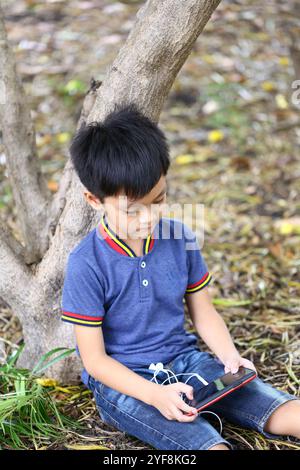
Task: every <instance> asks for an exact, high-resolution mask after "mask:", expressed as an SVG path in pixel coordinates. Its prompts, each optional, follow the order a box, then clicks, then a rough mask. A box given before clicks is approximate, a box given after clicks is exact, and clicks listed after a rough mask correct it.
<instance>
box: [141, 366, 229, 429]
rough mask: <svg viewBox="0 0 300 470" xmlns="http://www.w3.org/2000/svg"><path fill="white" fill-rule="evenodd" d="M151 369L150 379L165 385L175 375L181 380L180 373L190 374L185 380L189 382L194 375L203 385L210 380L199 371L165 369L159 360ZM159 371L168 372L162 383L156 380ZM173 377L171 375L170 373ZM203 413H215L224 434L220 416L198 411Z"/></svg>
mask: <svg viewBox="0 0 300 470" xmlns="http://www.w3.org/2000/svg"><path fill="white" fill-rule="evenodd" d="M149 369H150V370H153V371H154V375H153V377H152V379H151V380H150V382H152V380H154V381H155V383H157V384H158V385H164V383H165V382H166V381H169V383H170V384H171V378H172V377H173V378H174V379H175V380H176V382H179V380H178V379H177V376H179V375H189V376H190V377H189V378H188V379H187V380H186V381H185V383H188V381H189V380H190V379H191V378H192V377H197V379H198V380H199V381H200V382H202V383H203V385H208V382H207V381H206V380H205V379H204V378H203V377H202V376H201V375H200V374H197V373H194V372H182V373H179V374H175V373H174V372H173V371H172V370H170V369H165V368H164V365H163V363H162V362H158V363H157V364H153V362H152V363H151V364H150V366H149ZM159 372H165V373H166V374H167V378H166V379H165V380H164V381H163V382H162V383H159V382H157V380H156V376H157V374H158V373H159ZM169 374H170V375H171V377H170V375H169ZM180 395H181V396H182V393H180ZM201 413H211V414H213V415H215V416H216V417H217V418H218V420H219V423H220V435H221V434H222V430H223V426H222V421H221V419H220V417H219V416H218V415H217V414H216V413H214V412H213V411H200V412H199V413H198V415H200V414H201Z"/></svg>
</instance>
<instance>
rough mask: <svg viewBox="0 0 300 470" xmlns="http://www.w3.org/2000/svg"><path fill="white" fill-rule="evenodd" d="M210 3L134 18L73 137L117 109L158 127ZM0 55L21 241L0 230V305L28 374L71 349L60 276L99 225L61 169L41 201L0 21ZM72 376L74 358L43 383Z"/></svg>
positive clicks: (166, 3)
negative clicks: (122, 106)
mask: <svg viewBox="0 0 300 470" xmlns="http://www.w3.org/2000/svg"><path fill="white" fill-rule="evenodd" d="M219 3H220V0H185V1H184V2H183V1H181V0H151V1H149V0H148V1H147V2H146V3H145V4H144V5H143V6H142V7H141V8H140V10H139V11H138V13H137V17H136V21H135V23H134V25H133V29H132V31H131V33H130V34H129V36H128V38H127V41H126V42H125V44H124V45H123V47H122V48H121V49H120V51H119V54H118V56H117V58H116V59H115V61H114V63H113V64H112V65H111V67H110V69H109V70H108V72H107V75H106V77H105V79H104V80H103V82H102V83H99V82H95V81H94V82H92V84H91V88H90V90H89V92H88V93H87V96H86V99H85V100H84V104H83V109H82V114H81V118H80V119H79V122H78V127H79V126H80V125H81V123H82V121H83V120H84V121H86V122H90V121H92V120H102V119H103V118H104V117H105V115H106V114H107V113H108V112H109V111H110V110H111V109H112V108H113V106H114V104H115V103H117V102H118V103H120V102H123V103H125V102H135V103H137V104H138V105H139V107H140V108H141V109H142V110H143V111H144V112H145V114H147V115H148V116H149V117H150V118H152V119H153V120H155V121H158V119H159V115H160V112H161V109H162V106H163V103H164V100H165V98H166V96H167V94H168V92H169V90H170V88H171V86H172V84H173V82H174V79H175V77H176V75H177V74H178V72H179V70H180V68H181V67H182V65H183V64H184V62H185V61H186V59H187V57H188V56H189V53H190V51H191V49H192V47H193V45H194V43H195V41H196V39H197V38H198V36H199V34H200V33H201V31H202V30H203V28H204V26H205V25H206V23H207V22H208V20H209V18H210V16H211V15H212V13H213V11H214V10H215V9H216V8H217V6H218V4H219ZM0 17H1V12H0ZM2 17H3V14H2ZM0 45H1V49H0V84H1V85H2V87H0V89H2V90H3V89H4V91H5V96H4V98H5V99H4V103H5V104H4V105H3V104H1V103H3V100H2V101H1V100H0V123H1V128H2V132H3V141H4V146H5V153H6V158H7V172H8V177H9V178H10V181H11V184H12V187H13V190H14V197H15V202H16V208H17V213H18V219H19V221H20V235H21V237H22V240H23V243H22V244H21V243H19V242H18V241H17V240H16V239H15V238H14V237H13V235H12V234H11V233H9V231H8V230H7V229H6V228H5V224H4V222H3V221H2V223H1V226H0V296H1V297H2V298H3V299H4V301H5V302H6V303H7V304H8V305H9V306H10V307H11V308H12V310H13V311H14V312H15V314H16V315H17V316H18V318H19V319H20V321H21V324H22V327H23V335H24V340H25V348H24V350H23V353H22V354H21V356H20V358H19V360H18V363H17V365H18V366H19V367H24V368H28V369H31V368H32V367H33V366H34V365H35V364H36V363H37V361H38V360H39V359H40V357H41V355H42V354H45V353H46V352H48V351H50V350H51V349H53V348H57V347H69V348H74V347H75V344H76V343H75V337H74V333H73V327H72V326H71V325H68V324H66V323H64V322H61V321H60V313H61V310H60V299H61V288H62V284H63V279H64V270H65V265H66V260H67V257H68V254H69V252H70V251H71V250H72V249H73V247H74V246H75V245H77V244H78V243H79V241H80V240H81V239H82V238H83V237H84V236H85V235H86V234H87V233H88V232H89V231H90V230H92V229H93V228H94V226H95V225H96V224H97V222H98V215H97V213H96V212H95V211H94V210H93V209H92V208H91V207H90V206H89V205H88V204H87V203H86V202H85V200H84V197H83V189H84V187H83V186H82V184H81V182H80V181H79V179H78V177H77V175H76V174H75V172H74V169H73V167H72V164H71V161H70V159H68V161H67V163H66V166H65V168H64V171H63V174H62V177H61V181H60V186H59V189H58V191H57V193H56V194H55V196H54V197H53V198H52V199H51V198H50V195H49V192H48V191H47V189H46V185H45V183H44V181H43V180H42V178H41V175H40V172H39V168H38V163H37V157H36V148H35V139H34V130H33V126H32V123H31V121H30V118H29V116H30V112H29V110H28V108H27V104H26V97H25V96H24V91H23V88H22V86H21V82H20V80H19V79H18V77H17V76H16V69H15V64H14V61H13V56H12V53H11V50H10V49H9V46H8V43H7V38H6V34H5V29H4V24H3V21H2V22H1V18H0ZM124 97H126V99H124ZM2 98H3V97H2ZM20 167H21V169H22V171H21V172H20V171H19V169H20ZM20 173H21V176H22V178H20ZM24 182H26V184H25V183H24ZM33 201H34V202H35V204H36V206H33ZM36 201H38V203H36ZM41 227H42V228H43V230H41ZM81 369H82V364H81V362H80V360H79V359H78V357H77V355H76V354H75V353H74V354H72V355H71V356H69V357H68V358H66V359H64V360H61V361H59V362H57V363H56V364H55V365H54V366H52V367H51V368H49V369H47V370H46V374H47V375H48V376H51V377H53V378H56V379H58V380H61V381H63V382H68V383H73V382H75V383H76V382H78V380H79V378H80V372H81Z"/></svg>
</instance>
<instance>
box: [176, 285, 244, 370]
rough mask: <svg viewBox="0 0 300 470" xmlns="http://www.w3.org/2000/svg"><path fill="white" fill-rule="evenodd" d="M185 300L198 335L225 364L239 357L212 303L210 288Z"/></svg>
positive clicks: (197, 292)
mask: <svg viewBox="0 0 300 470" xmlns="http://www.w3.org/2000/svg"><path fill="white" fill-rule="evenodd" d="M185 300H186V303H187V306H188V311H189V314H190V316H191V319H192V322H193V324H194V326H195V329H196V331H197V333H198V334H199V336H200V337H201V338H202V339H203V341H204V342H205V343H206V344H207V346H208V347H209V348H210V349H211V350H212V351H213V352H214V353H215V354H216V356H217V357H218V358H219V359H220V360H221V361H222V362H223V364H224V363H226V361H227V360H228V359H229V358H230V359H231V358H233V357H238V356H239V353H238V351H237V349H236V348H235V345H234V343H233V341H232V338H231V336H230V333H229V330H228V328H227V326H226V324H225V322H224V320H223V318H222V317H221V315H220V314H219V313H218V312H217V311H216V309H215V308H214V306H213V304H212V302H211V297H210V294H209V290H208V287H207V286H205V287H204V288H203V289H200V290H199V291H196V292H193V293H187V294H186V295H185Z"/></svg>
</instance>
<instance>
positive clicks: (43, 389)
mask: <svg viewBox="0 0 300 470" xmlns="http://www.w3.org/2000/svg"><path fill="white" fill-rule="evenodd" d="M23 348H24V343H23V344H22V345H21V346H20V348H19V349H18V350H17V351H15V352H14V353H13V354H11V355H10V356H9V358H8V360H7V362H6V363H5V364H3V365H1V366H0V448H1V449H4V448H6V449H7V448H8V449H27V448H29V447H31V446H32V444H33V445H34V447H35V449H38V448H40V447H41V446H47V445H49V443H53V441H56V442H57V441H59V440H61V439H63V438H64V434H65V433H66V432H68V431H70V430H73V431H75V430H82V429H83V427H82V425H80V424H78V422H77V421H75V420H73V419H71V418H69V417H67V416H65V415H64V414H63V413H62V412H61V411H60V405H59V402H58V401H57V400H55V398H53V396H52V395H51V393H50V392H49V390H48V389H49V388H55V386H56V384H57V382H56V381H55V380H52V381H51V380H50V381H49V379H45V378H41V377H40V376H39V374H40V373H41V372H44V371H45V369H47V367H49V366H50V365H53V364H54V363H55V362H57V361H59V360H61V359H63V358H64V357H66V356H68V355H70V354H72V353H73V352H74V349H68V348H56V349H53V350H51V351H49V352H48V353H46V354H44V355H43V356H42V357H41V359H40V360H39V361H38V363H37V364H36V366H35V367H34V368H33V369H32V370H28V369H18V368H17V367H16V366H15V363H16V361H17V359H18V357H19V355H20V354H21V352H22V350H23ZM62 351H63V352H62ZM56 353H60V354H57V355H56V356H55V357H53V356H54V355H55V354H56ZM47 360H48V362H46V361H47ZM63 431H64V432H65V433H64V432H63Z"/></svg>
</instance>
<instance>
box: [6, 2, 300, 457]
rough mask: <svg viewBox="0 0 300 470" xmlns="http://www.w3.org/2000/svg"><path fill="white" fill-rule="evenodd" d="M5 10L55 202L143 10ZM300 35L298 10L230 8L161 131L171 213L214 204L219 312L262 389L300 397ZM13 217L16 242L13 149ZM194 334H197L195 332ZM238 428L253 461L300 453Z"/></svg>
mask: <svg viewBox="0 0 300 470" xmlns="http://www.w3.org/2000/svg"><path fill="white" fill-rule="evenodd" d="M283 3H284V4H283ZM4 4H5V20H6V27H7V32H8V39H9V41H10V44H11V45H12V47H13V50H14V53H15V57H16V60H17V70H18V73H19V75H20V77H21V78H22V81H23V84H24V87H25V90H26V92H27V95H28V100H29V103H30V106H31V110H32V111H31V112H32V118H33V120H34V123H35V128H36V136H37V145H38V150H39V159H40V164H41V167H42V171H43V173H44V175H45V176H46V178H47V181H48V186H49V188H50V190H51V191H52V192H53V193H55V192H56V191H57V188H58V183H59V180H60V176H61V172H62V170H63V168H64V165H65V163H66V160H67V158H68V145H69V142H70V139H71V138H72V135H73V133H74V132H75V129H76V124H77V121H78V119H79V116H80V111H81V107H82V103H83V100H84V97H85V93H86V92H87V91H88V89H89V86H90V81H91V79H92V78H93V79H95V80H102V79H103V78H104V77H105V74H106V71H107V68H108V66H109V65H110V64H111V63H112V62H113V60H114V58H115V57H116V55H117V53H118V51H119V49H120V47H121V46H122V45H123V43H124V41H125V40H126V37H127V35H128V33H129V31H130V30H131V28H132V25H133V23H134V21H135V15H136V12H137V11H138V9H139V7H140V6H141V4H142V2H139V1H130V0H127V1H111V0H110V1H109V0H107V1H105V0H90V1H89V0H86V1H83V0H82V1H79V0H69V1H57V0H48V1H47V2H40V1H34V0H27V1H22V0H15V1H14V2H10V1H7V2H4ZM299 33H300V7H299V2H298V1H286V2H279V1H266V2H258V1H247V0H243V1H223V2H222V3H221V4H220V5H219V7H218V8H217V10H216V11H215V12H214V14H213V16H212V19H211V20H210V21H209V23H208V24H207V26H206V28H205V29H204V31H203V33H202V35H201V36H200V37H199V38H198V40H197V41H196V43H195V45H194V47H193V50H192V53H191V55H190V56H189V58H188V60H187V62H186V63H185V64H184V66H183V68H182V70H181V71H180V73H179V74H178V76H177V78H176V80H175V82H174V85H173V87H172V89H171V91H170V94H169V96H168V98H167V100H166V102H165V105H164V108H163V111H162V114H161V118H160V126H161V128H162V129H163V130H164V132H165V133H166V135H167V138H168V140H169V143H170V149H171V157H172V163H171V169H170V172H169V181H170V189H169V202H170V203H172V202H179V203H181V204H183V203H201V204H203V205H204V223H205V239H204V244H203V248H202V250H203V254H204V256H205V259H206V261H207V264H208V267H209V271H210V272H211V274H212V278H213V283H211V293H212V295H213V298H214V303H215V306H216V308H217V310H218V311H219V312H220V313H222V315H223V316H224V319H225V321H226V323H227V325H228V327H229V329H230V332H231V335H232V337H233V339H234V341H235V344H236V346H237V348H238V349H239V351H240V352H241V353H242V355H243V356H244V357H247V358H249V359H250V360H252V361H253V362H254V363H255V364H256V366H257V367H258V369H259V371H260V376H261V377H262V378H263V379H264V380H265V381H268V382H270V383H271V382H272V385H274V386H277V387H278V388H281V389H284V390H287V391H288V392H290V393H293V394H298V395H299V390H300V380H299V377H300V302H299V294H300V276H299V266H300V257H299V251H300V250H299V248H300V199H299V191H300V184H299V177H300V164H299V160H300V159H299V148H300V92H298V93H297V90H299V89H300V52H299V50H300V46H299V40H298V44H297V40H296V38H297V37H298V38H299ZM298 47H299V50H298ZM297 80H298V81H299V82H297ZM0 211H1V213H2V216H3V217H4V218H5V220H7V223H8V225H9V226H10V227H11V228H12V229H13V230H15V227H16V214H15V210H14V201H13V198H12V191H11V188H10V185H9V182H8V179H7V178H6V170H5V152H4V149H3V146H1V136H0ZM16 235H17V233H16ZM187 328H188V329H189V330H190V331H192V330H193V328H192V324H191V322H190V321H189V320H187ZM0 334H1V336H3V337H5V338H6V340H7V341H9V342H11V343H12V344H18V342H19V341H20V339H21V336H22V331H21V327H20V325H19V322H18V319H17V318H16V317H15V316H14V315H13V312H11V311H10V310H9V309H8V308H7V306H5V305H3V306H2V309H1V315H0ZM201 347H202V348H203V350H207V348H206V346H205V345H204V344H203V343H201ZM227 429H228V430H229V431H228V433H229V434H228V435H229V436H232V437H233V438H236V439H238V440H239V439H240V441H239V442H240V444H241V446H242V447H243V446H244V447H245V448H249V447H251V446H252V445H255V446H256V447H257V446H258V447H259V446H262V448H272V446H273V447H276V448H292V447H293V445H292V442H293V440H292V439H288V440H286V441H285V442H282V443H278V442H277V443H276V442H275V441H274V443H272V442H269V441H268V442H267V441H265V440H261V438H260V437H258V435H257V434H256V433H252V432H250V431H249V432H248V431H245V432H244V434H243V433H241V431H240V430H239V431H238V432H237V431H236V428H235V426H233V425H231V426H230V425H229V426H228V428H227ZM228 435H227V437H228ZM241 435H242V436H244V438H243V439H242V438H240V437H237V436H241ZM124 439H125V444H124V442H123V444H122V442H121V443H120V441H112V444H111V446H112V447H111V448H123V447H122V445H124V446H125V447H126V448H127V447H128V446H130V443H131V444H132V445H134V442H135V440H134V438H130V437H128V436H127V437H124ZM244 441H246V443H245V442H244ZM118 446H120V447H118ZM294 447H297V446H296V445H294ZM297 448H298V449H299V446H298V447H297Z"/></svg>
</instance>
